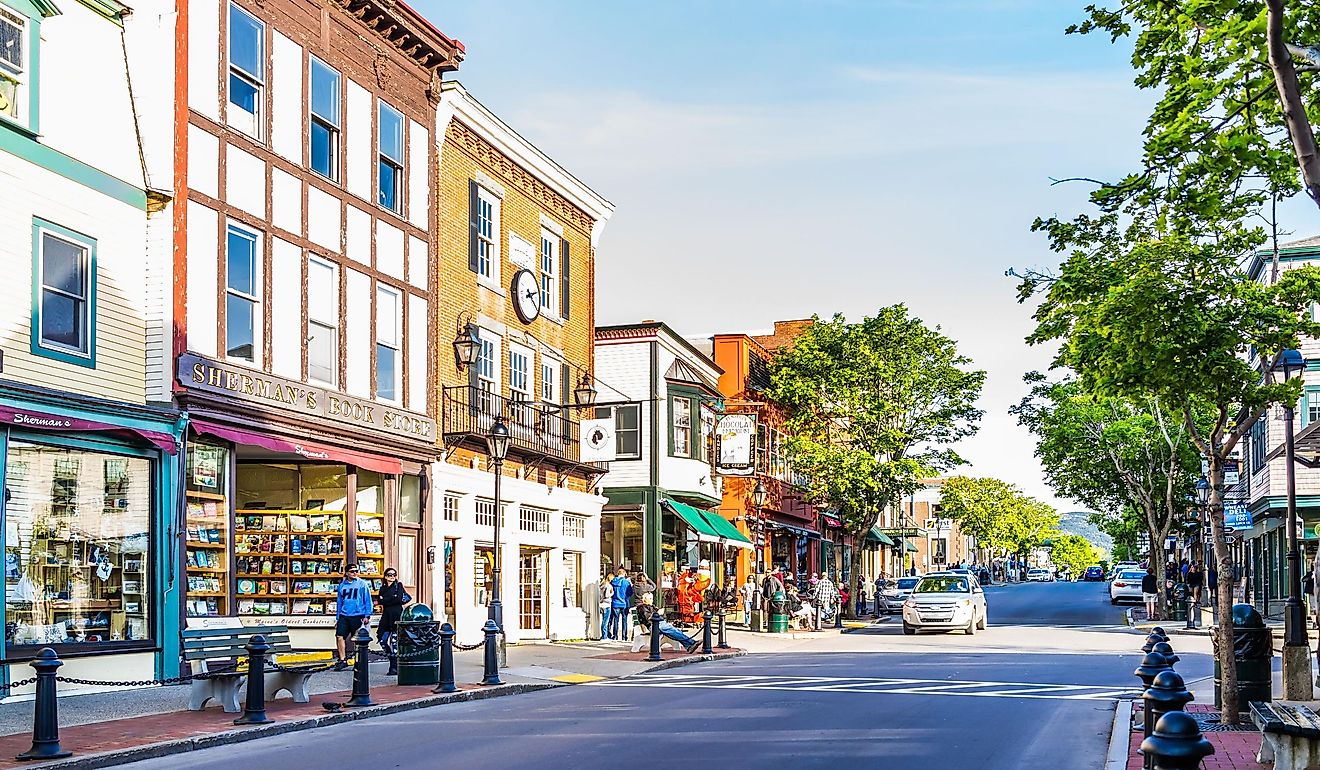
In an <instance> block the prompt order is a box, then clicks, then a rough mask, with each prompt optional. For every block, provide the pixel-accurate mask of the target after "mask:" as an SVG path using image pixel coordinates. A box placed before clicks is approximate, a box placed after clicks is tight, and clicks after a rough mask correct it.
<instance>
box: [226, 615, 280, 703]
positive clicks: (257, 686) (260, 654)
mask: <svg viewBox="0 0 1320 770" xmlns="http://www.w3.org/2000/svg"><path fill="white" fill-rule="evenodd" d="M243 649H245V650H247V654H248V663H247V668H248V670H247V700H246V701H244V703H243V716H241V717H239V718H238V719H235V720H234V724H236V725H264V724H266V723H267V722H274V721H275V720H274V719H271V718H270V717H268V716H266V654H267V653H269V652H270V651H271V646H270V645H269V644H267V642H266V637H264V636H262V635H261V634H256V635H254V636H253V637H252V638H251V639H249V640H248V643H247V644H246V645H244V646H243Z"/></svg>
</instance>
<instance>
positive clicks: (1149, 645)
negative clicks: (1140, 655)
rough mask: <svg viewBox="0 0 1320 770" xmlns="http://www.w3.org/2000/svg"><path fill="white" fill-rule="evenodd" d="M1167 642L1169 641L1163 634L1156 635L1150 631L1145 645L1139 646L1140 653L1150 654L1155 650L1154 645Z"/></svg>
mask: <svg viewBox="0 0 1320 770" xmlns="http://www.w3.org/2000/svg"><path fill="white" fill-rule="evenodd" d="M1167 641H1169V637H1167V636H1165V635H1164V634H1157V633H1155V632H1154V631H1152V632H1150V634H1149V635H1148V636H1147V637H1146V643H1145V644H1143V645H1141V651H1142V652H1150V651H1151V650H1152V649H1154V648H1155V645H1157V644H1159V643H1160V642H1167Z"/></svg>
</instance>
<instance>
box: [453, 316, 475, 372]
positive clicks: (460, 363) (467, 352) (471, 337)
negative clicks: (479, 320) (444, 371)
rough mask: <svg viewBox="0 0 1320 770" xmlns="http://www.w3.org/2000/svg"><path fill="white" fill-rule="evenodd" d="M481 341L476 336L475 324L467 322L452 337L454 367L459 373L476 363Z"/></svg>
mask: <svg viewBox="0 0 1320 770" xmlns="http://www.w3.org/2000/svg"><path fill="white" fill-rule="evenodd" d="M480 347H481V340H480V338H479V337H478V336H477V326H476V324H474V323H472V322H471V321H468V322H467V323H466V324H463V325H462V326H460V327H459V329H458V333H457V334H456V335H455V336H454V365H455V366H457V367H458V370H459V371H460V372H461V371H463V370H465V369H467V368H468V367H469V366H472V365H473V364H475V363H476V362H477V351H478V350H479V349H480Z"/></svg>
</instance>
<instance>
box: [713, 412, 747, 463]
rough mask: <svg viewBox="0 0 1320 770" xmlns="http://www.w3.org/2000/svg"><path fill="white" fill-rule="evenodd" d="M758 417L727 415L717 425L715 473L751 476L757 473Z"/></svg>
mask: <svg viewBox="0 0 1320 770" xmlns="http://www.w3.org/2000/svg"><path fill="white" fill-rule="evenodd" d="M755 447H756V415H754V414H726V415H724V416H722V417H720V419H719V422H717V423H716V424H715V449H716V457H717V458H718V459H717V462H716V463H715V472H716V473H721V474H724V475H726V476H750V475H751V474H752V473H753V472H754V471H755V465H756V453H755V452H754V451H753V450H754V448H755Z"/></svg>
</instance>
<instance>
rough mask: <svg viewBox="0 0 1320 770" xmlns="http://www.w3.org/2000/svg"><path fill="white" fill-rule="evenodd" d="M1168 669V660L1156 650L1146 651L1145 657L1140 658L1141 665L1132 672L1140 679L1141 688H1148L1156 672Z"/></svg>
mask: <svg viewBox="0 0 1320 770" xmlns="http://www.w3.org/2000/svg"><path fill="white" fill-rule="evenodd" d="M1168 670H1169V661H1168V660H1167V659H1166V658H1165V657H1164V656H1163V655H1161V654H1159V653H1158V652H1148V653H1146V657H1144V658H1142V659H1141V665H1140V666H1137V670H1136V671H1133V672H1132V674H1133V675H1134V676H1136V677H1137V678H1138V679H1140V680H1141V688H1142V689H1143V690H1145V689H1149V688H1150V684H1151V682H1153V681H1154V680H1155V676H1156V674H1159V673H1160V672H1161V671H1168Z"/></svg>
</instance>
